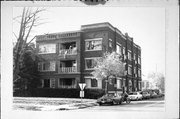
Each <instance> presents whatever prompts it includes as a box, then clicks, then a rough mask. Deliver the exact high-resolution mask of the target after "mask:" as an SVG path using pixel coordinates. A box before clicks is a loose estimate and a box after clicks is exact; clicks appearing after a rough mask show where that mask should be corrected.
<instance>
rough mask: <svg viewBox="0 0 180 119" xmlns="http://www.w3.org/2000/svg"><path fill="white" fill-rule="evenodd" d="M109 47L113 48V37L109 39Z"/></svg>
mask: <svg viewBox="0 0 180 119" xmlns="http://www.w3.org/2000/svg"><path fill="white" fill-rule="evenodd" d="M109 47H110V48H112V39H109Z"/></svg>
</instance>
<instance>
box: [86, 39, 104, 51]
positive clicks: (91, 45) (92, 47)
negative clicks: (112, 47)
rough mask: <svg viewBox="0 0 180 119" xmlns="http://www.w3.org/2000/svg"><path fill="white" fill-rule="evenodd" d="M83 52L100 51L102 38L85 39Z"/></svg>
mask: <svg viewBox="0 0 180 119" xmlns="http://www.w3.org/2000/svg"><path fill="white" fill-rule="evenodd" d="M85 50H86V51H96V50H102V38H94V39H86V40H85Z"/></svg>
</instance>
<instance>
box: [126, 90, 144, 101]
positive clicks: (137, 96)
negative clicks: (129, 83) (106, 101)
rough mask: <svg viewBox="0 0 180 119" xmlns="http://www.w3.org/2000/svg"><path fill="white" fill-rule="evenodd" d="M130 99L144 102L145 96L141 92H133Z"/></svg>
mask: <svg viewBox="0 0 180 119" xmlns="http://www.w3.org/2000/svg"><path fill="white" fill-rule="evenodd" d="M129 98H130V99H131V100H142V98H143V96H142V95H141V94H140V92H131V93H129Z"/></svg>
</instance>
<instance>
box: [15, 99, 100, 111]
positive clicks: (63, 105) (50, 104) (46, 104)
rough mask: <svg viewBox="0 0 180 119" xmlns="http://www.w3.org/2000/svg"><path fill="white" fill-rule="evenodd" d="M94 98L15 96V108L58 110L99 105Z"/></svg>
mask: <svg viewBox="0 0 180 119" xmlns="http://www.w3.org/2000/svg"><path fill="white" fill-rule="evenodd" d="M97 105H98V104H97V103H96V100H94V99H82V103H81V99H80V98H37V97H35V98H33V97H14V99H13V109H14V110H33V111H58V110H75V109H82V108H87V107H92V106H97Z"/></svg>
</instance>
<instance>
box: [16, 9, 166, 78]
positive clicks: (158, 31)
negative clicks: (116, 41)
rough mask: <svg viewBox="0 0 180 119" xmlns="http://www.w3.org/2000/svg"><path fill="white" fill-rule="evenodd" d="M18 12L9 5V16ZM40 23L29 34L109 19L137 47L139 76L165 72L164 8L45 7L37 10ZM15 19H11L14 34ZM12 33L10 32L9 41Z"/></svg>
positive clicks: (75, 26) (78, 26)
mask: <svg viewBox="0 0 180 119" xmlns="http://www.w3.org/2000/svg"><path fill="white" fill-rule="evenodd" d="M21 13H22V8H21V7H14V8H13V18H14V17H16V16H19V15H20V14H21ZM40 17H41V19H43V20H42V22H43V23H44V22H45V24H42V25H40V26H38V27H35V28H34V29H33V32H32V33H31V37H33V36H35V35H42V34H45V33H56V32H64V31H73V30H80V27H81V25H86V24H93V23H100V22H109V23H110V24H112V25H113V26H114V27H116V28H118V29H119V30H120V31H121V32H122V33H123V34H125V33H126V32H127V33H128V34H129V36H130V37H133V39H134V42H135V43H136V44H138V45H139V46H140V47H141V52H142V54H141V60H142V62H141V65H142V74H143V77H142V79H146V78H147V76H148V74H149V73H151V72H156V71H157V72H159V73H163V74H164V75H165V9H164V8H158V7H48V8H46V11H45V12H42V13H41V14H40ZM18 31H19V23H17V22H13V32H14V33H15V34H18ZM14 39H15V37H14V35H13V41H14Z"/></svg>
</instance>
